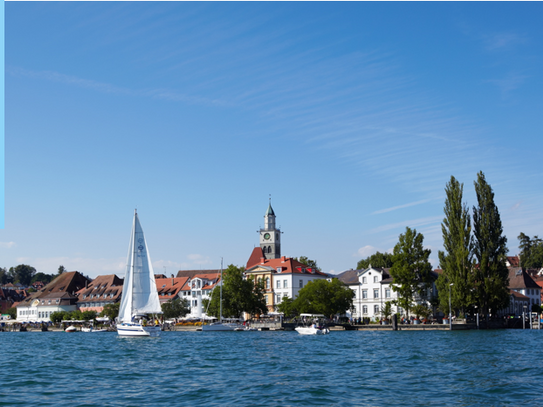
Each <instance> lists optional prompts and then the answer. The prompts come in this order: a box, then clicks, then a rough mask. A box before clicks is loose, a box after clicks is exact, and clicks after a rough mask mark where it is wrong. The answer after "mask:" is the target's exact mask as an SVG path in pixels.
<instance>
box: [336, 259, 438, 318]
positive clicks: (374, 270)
mask: <svg viewBox="0 0 543 407" xmlns="http://www.w3.org/2000/svg"><path fill="white" fill-rule="evenodd" d="M389 271H390V269H388V268H380V267H371V265H370V267H369V268H367V269H364V270H347V271H346V272H343V273H341V274H340V275H339V276H338V278H339V279H340V280H341V281H343V282H344V283H345V284H346V285H347V286H349V288H350V289H351V290H353V291H354V293H355V298H354V300H353V308H352V309H351V315H350V317H351V318H353V319H358V318H370V319H371V320H374V321H375V320H379V319H381V318H382V316H383V315H382V311H383V309H384V307H385V304H386V302H388V301H391V302H392V301H395V300H397V299H398V294H397V292H396V291H394V290H393V289H392V286H393V279H392V277H391V276H390V273H389ZM432 274H433V275H434V277H437V274H436V273H435V272H432ZM433 296H437V290H436V287H435V284H432V288H431V289H429V291H428V293H426V295H425V296H424V297H423V298H416V299H415V302H416V303H422V304H426V305H427V306H430V303H429V300H430V299H431V298H432V297H433ZM392 313H398V314H400V315H401V316H403V315H404V314H405V312H404V310H403V309H402V308H401V307H398V306H396V305H394V304H392Z"/></svg>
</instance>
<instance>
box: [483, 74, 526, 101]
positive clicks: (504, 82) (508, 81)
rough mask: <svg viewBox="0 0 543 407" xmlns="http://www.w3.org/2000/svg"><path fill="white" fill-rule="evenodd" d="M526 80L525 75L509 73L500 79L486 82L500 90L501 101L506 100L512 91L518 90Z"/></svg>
mask: <svg viewBox="0 0 543 407" xmlns="http://www.w3.org/2000/svg"><path fill="white" fill-rule="evenodd" d="M528 78H529V76H527V75H522V74H519V73H515V72H510V73H509V74H507V75H506V76H505V77H503V78H501V79H489V80H487V81H486V82H488V83H492V84H494V85H496V86H497V87H498V88H499V89H500V92H501V95H502V99H506V98H507V97H508V96H509V94H510V93H511V92H512V91H514V90H517V89H519V88H520V87H521V86H522V85H523V84H524V82H526V79H528Z"/></svg>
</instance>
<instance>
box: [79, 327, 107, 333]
mask: <svg viewBox="0 0 543 407" xmlns="http://www.w3.org/2000/svg"><path fill="white" fill-rule="evenodd" d="M81 332H107V329H105V328H101V329H94V328H87V327H83V328H81Z"/></svg>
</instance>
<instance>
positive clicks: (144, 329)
mask: <svg viewBox="0 0 543 407" xmlns="http://www.w3.org/2000/svg"><path fill="white" fill-rule="evenodd" d="M117 333H118V334H119V336H160V327H159V326H143V325H140V324H126V323H124V324H120V325H117Z"/></svg>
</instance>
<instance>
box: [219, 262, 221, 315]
mask: <svg viewBox="0 0 543 407" xmlns="http://www.w3.org/2000/svg"><path fill="white" fill-rule="evenodd" d="M220 293H221V297H220V298H221V300H220V302H219V322H222V257H221V287H220Z"/></svg>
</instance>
